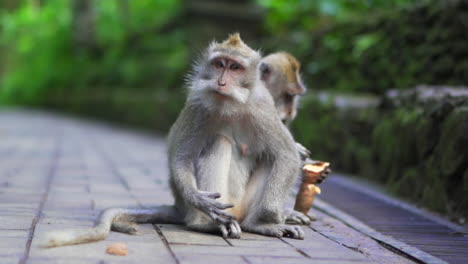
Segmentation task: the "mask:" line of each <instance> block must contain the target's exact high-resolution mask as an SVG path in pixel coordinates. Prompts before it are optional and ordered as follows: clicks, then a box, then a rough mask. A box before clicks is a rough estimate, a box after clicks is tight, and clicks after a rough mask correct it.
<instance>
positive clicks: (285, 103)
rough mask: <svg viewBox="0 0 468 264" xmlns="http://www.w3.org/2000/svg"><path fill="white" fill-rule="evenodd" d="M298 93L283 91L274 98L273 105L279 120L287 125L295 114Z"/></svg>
mask: <svg viewBox="0 0 468 264" xmlns="http://www.w3.org/2000/svg"><path fill="white" fill-rule="evenodd" d="M299 98H300V96H299V95H294V94H289V93H283V94H281V95H280V96H279V97H278V98H275V107H276V111H277V112H278V115H279V116H280V119H281V122H283V124H285V125H288V124H289V123H290V122H291V121H292V120H294V118H296V115H297V108H298V105H299Z"/></svg>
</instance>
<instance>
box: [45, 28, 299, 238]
mask: <svg viewBox="0 0 468 264" xmlns="http://www.w3.org/2000/svg"><path fill="white" fill-rule="evenodd" d="M260 60H261V56H260V54H259V53H258V52H257V51H255V50H253V49H251V48H250V47H248V46H247V45H246V44H245V43H244V42H243V41H242V40H241V38H240V36H239V34H234V35H231V36H230V37H229V38H228V39H226V40H225V41H224V42H222V43H217V42H214V43H212V44H211V45H210V46H209V47H208V49H207V50H206V51H205V53H204V54H203V55H202V56H201V59H200V60H199V61H198V62H197V63H196V64H195V66H194V69H193V73H192V74H191V76H190V77H189V82H188V86H189V93H188V97H187V101H186V103H185V107H184V109H183V110H182V111H181V113H180V115H179V117H178V119H177V121H176V122H175V124H174V125H173V126H172V128H171V130H170V133H169V137H168V157H169V159H168V162H169V171H170V185H171V190H172V193H173V195H174V197H175V206H159V207H156V208H154V209H148V210H138V209H119V208H117V209H108V210H106V211H104V212H103V213H102V215H101V217H100V219H99V220H98V223H97V224H96V226H95V227H93V228H90V229H86V230H68V231H61V232H54V233H50V234H49V236H48V237H47V238H46V241H45V245H46V246H49V247H52V246H60V245H67V244H77V243H85V242H90V241H95V240H100V239H103V238H105V237H106V236H107V235H108V233H109V230H110V228H111V226H112V223H113V222H116V223H124V222H137V223H146V222H152V223H183V224H185V225H187V226H188V227H189V228H191V229H193V230H198V231H202V232H220V233H221V234H222V235H223V237H231V238H238V237H240V235H241V231H242V230H244V231H248V232H252V233H257V234H262V235H268V236H277V237H281V236H290V237H292V238H296V239H303V238H304V232H303V231H302V229H301V228H300V227H299V226H293V225H286V224H284V223H285V216H284V213H283V206H284V202H285V199H286V196H287V193H288V192H289V190H290V188H291V187H292V184H293V182H294V178H295V175H298V173H299V168H300V158H299V155H298V153H297V150H296V147H295V142H294V140H293V138H292V136H291V134H290V132H289V131H288V129H287V128H286V127H285V126H284V125H282V123H281V119H280V118H279V116H278V115H276V114H275V115H272V114H271V113H272V112H275V111H276V110H275V107H274V102H273V98H272V96H271V94H270V93H269V92H268V90H267V89H266V88H265V86H264V84H263V82H262V81H261V80H260V74H259V70H258V66H259V63H260ZM217 199H219V200H217Z"/></svg>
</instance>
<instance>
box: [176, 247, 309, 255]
mask: <svg viewBox="0 0 468 264" xmlns="http://www.w3.org/2000/svg"><path fill="white" fill-rule="evenodd" d="M171 248H172V250H173V251H174V253H175V254H176V255H177V256H178V255H182V256H187V255H210V256H232V255H234V256H271V257H301V256H302V255H301V254H300V253H299V252H297V251H296V250H292V249H291V248H275V249H274V250H272V248H265V247H231V246H214V245H209V246H208V245H207V246H201V245H179V244H174V245H171Z"/></svg>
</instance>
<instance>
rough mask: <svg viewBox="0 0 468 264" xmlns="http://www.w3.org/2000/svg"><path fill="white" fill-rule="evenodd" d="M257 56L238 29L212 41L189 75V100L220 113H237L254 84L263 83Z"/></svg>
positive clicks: (252, 91)
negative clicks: (222, 38) (241, 36)
mask: <svg viewBox="0 0 468 264" xmlns="http://www.w3.org/2000/svg"><path fill="white" fill-rule="evenodd" d="M260 59H261V55H260V53H259V52H257V51H255V50H253V49H252V48H250V47H249V46H247V45H246V44H245V43H244V42H243V41H242V39H241V38H240V36H239V33H235V34H232V35H230V36H229V37H228V38H227V39H226V40H224V41H223V42H221V43H219V42H213V43H211V44H210V45H209V47H208V48H207V49H206V51H205V52H204V53H203V54H202V56H201V58H200V59H199V60H198V62H197V63H196V64H195V67H194V70H193V73H192V75H191V76H190V78H189V100H192V102H196V103H198V104H200V105H202V106H203V107H205V108H206V109H208V110H212V111H216V112H217V113H218V114H221V115H227V116H230V115H236V114H240V112H241V111H242V109H243V108H242V107H243V105H247V102H248V101H249V99H250V97H251V96H252V94H253V93H254V88H255V87H256V86H258V85H262V83H261V81H260V77H259V74H258V71H257V67H258V63H259V62H260Z"/></svg>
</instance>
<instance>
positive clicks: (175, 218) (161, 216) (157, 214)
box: [40, 206, 183, 247]
mask: <svg viewBox="0 0 468 264" xmlns="http://www.w3.org/2000/svg"><path fill="white" fill-rule="evenodd" d="M181 219H182V217H181V216H180V214H179V212H178V211H177V209H176V208H175V207H174V206H158V207H155V208H152V209H125V208H110V209H107V210H104V211H103V212H102V213H101V215H100V216H99V218H98V220H97V222H96V224H95V226H94V227H92V228H87V229H69V230H62V231H53V232H50V233H47V234H45V237H44V238H43V239H42V241H41V243H40V244H41V245H42V246H43V247H58V246H64V245H73V244H81V243H88V242H93V241H98V240H102V239H104V238H106V237H107V236H108V235H109V232H110V229H111V226H112V223H113V222H114V221H120V222H136V223H171V224H181V223H183V222H182V221H181Z"/></svg>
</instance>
